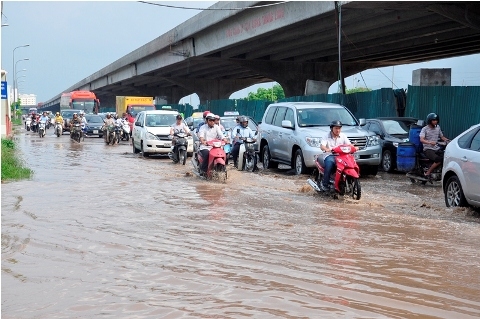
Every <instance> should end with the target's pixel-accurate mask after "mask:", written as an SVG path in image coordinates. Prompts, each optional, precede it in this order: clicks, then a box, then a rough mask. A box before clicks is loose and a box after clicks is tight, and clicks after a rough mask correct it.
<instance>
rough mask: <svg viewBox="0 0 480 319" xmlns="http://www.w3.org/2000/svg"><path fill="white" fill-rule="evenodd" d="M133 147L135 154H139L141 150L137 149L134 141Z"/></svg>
mask: <svg viewBox="0 0 480 319" xmlns="http://www.w3.org/2000/svg"><path fill="white" fill-rule="evenodd" d="M132 145H133V154H138V153H140V150H139V149H138V148H136V147H135V144H134V143H133V139H132Z"/></svg>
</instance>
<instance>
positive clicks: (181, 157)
mask: <svg viewBox="0 0 480 319" xmlns="http://www.w3.org/2000/svg"><path fill="white" fill-rule="evenodd" d="M178 160H179V162H180V163H181V164H182V165H185V163H186V161H187V154H186V153H185V151H184V150H180V151H178Z"/></svg>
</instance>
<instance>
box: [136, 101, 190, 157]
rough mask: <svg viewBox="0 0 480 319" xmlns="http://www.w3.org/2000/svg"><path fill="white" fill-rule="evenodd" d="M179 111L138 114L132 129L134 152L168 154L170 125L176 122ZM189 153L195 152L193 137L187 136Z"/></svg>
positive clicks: (145, 154)
mask: <svg viewBox="0 0 480 319" xmlns="http://www.w3.org/2000/svg"><path fill="white" fill-rule="evenodd" d="M178 114H179V113H178V112H177V111H168V110H151V111H141V112H139V113H138V114H137V116H136V118H135V122H134V125H133V131H132V145H133V153H139V152H141V153H142V155H143V156H144V157H147V156H148V155H150V154H164V155H167V154H168V153H169V152H170V151H171V146H172V139H171V136H170V127H171V126H172V125H173V124H174V123H175V122H176V116H177V115H178ZM187 141H188V147H187V154H188V156H191V155H192V154H193V139H192V137H191V136H188V137H187Z"/></svg>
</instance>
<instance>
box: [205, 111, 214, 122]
mask: <svg viewBox="0 0 480 319" xmlns="http://www.w3.org/2000/svg"><path fill="white" fill-rule="evenodd" d="M205 119H206V120H207V121H208V120H214V119H215V114H213V113H208V114H207V115H206V116H205Z"/></svg>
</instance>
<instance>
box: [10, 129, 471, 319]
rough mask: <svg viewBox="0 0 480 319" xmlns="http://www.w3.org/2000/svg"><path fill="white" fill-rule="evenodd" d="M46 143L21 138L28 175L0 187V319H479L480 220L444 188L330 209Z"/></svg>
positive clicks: (297, 187) (265, 179) (368, 189)
mask: <svg viewBox="0 0 480 319" xmlns="http://www.w3.org/2000/svg"><path fill="white" fill-rule="evenodd" d="M52 134H53V131H52V130H51V129H50V130H48V131H47V136H46V137H45V138H44V139H40V138H39V137H38V136H37V135H34V134H33V133H31V132H26V131H23V130H22V131H21V132H20V133H19V134H17V135H16V142H17V145H18V147H19V149H20V151H21V154H22V157H23V159H24V160H25V162H26V165H27V166H28V167H30V168H32V169H33V170H34V171H35V172H34V176H33V178H32V179H31V180H27V181H20V182H11V183H5V184H2V206H1V207H2V278H1V279H2V307H1V308H2V310H1V314H2V318H98V317H102V318H119V317H120V318H244V317H251V318H478V317H480V251H479V249H478V243H479V242H480V218H479V217H478V213H477V212H475V211H474V210H472V209H469V208H457V209H449V208H445V204H444V200H443V193H442V191H441V187H440V186H439V185H437V184H436V185H429V184H427V185H425V186H422V185H412V184H411V183H410V181H409V180H408V179H407V178H406V177H405V176H404V175H403V174H386V173H379V174H378V175H377V176H376V177H366V178H362V179H361V185H362V198H361V199H360V201H354V200H353V199H349V198H340V199H338V200H334V199H331V198H328V197H326V196H322V195H318V194H316V193H315V192H314V191H313V190H312V189H311V188H310V186H308V184H307V183H306V180H307V178H308V176H306V175H303V176H299V177H298V176H291V175H289V174H288V170H287V169H277V170H274V171H268V172H265V171H260V172H259V173H246V172H238V171H235V170H233V167H230V170H229V176H228V181H227V183H226V184H215V183H213V182H206V181H203V180H200V179H198V178H197V177H196V176H194V175H192V174H191V164H190V158H189V160H188V161H187V164H186V165H185V166H180V165H178V164H173V162H172V161H171V160H169V159H168V157H165V156H153V157H149V158H142V157H141V156H140V155H138V154H133V153H132V146H131V145H130V144H129V143H128V142H122V143H121V144H120V145H114V146H107V145H105V144H104V143H103V139H99V138H86V139H85V141H83V142H81V143H80V144H78V143H76V142H73V141H70V139H69V137H68V135H67V134H65V135H63V136H61V137H59V138H57V137H56V136H53V135H52Z"/></svg>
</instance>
